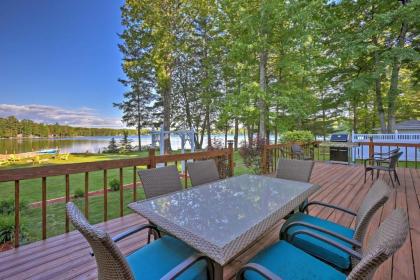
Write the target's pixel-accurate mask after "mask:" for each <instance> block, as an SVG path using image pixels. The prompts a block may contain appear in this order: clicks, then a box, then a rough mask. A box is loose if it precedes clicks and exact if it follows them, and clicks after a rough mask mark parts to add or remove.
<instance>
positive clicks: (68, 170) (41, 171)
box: [0, 143, 234, 247]
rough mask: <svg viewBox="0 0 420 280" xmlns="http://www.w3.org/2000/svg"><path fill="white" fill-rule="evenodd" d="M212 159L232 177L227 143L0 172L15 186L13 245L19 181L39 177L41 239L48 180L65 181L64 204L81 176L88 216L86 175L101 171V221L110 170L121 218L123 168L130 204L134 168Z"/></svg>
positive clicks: (44, 234) (105, 216)
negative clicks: (129, 174) (74, 177)
mask: <svg viewBox="0 0 420 280" xmlns="http://www.w3.org/2000/svg"><path fill="white" fill-rule="evenodd" d="M203 159H215V160H217V162H218V165H219V166H218V167H219V171H220V172H222V174H221V175H222V176H233V172H234V162H233V146H232V143H229V145H228V148H227V149H217V150H210V151H201V152H194V153H185V154H171V155H159V156H156V155H155V150H154V149H150V150H149V154H148V156H147V157H139V158H132V159H120V160H106V161H97V162H86V163H73V164H61V165H54V166H41V167H30V168H17V169H6V170H0V182H11V181H12V182H13V181H14V184H15V193H14V198H15V213H14V214H15V233H14V246H15V247H18V246H19V239H20V238H19V237H20V232H19V228H20V209H19V205H20V182H21V180H27V179H39V178H41V179H42V180H41V192H42V201H41V215H42V229H41V230H42V239H46V238H47V177H51V176H64V178H63V179H64V180H65V202H69V201H70V200H71V196H70V184H71V182H70V175H71V174H83V173H84V194H85V195H84V202H85V203H84V214H85V215H86V217H89V195H88V194H89V173H90V172H94V171H101V170H102V171H103V196H104V200H103V204H104V205H103V220H104V221H106V220H107V219H108V177H107V172H108V170H110V169H119V183H120V188H119V212H120V216H123V215H124V184H123V177H124V176H123V175H124V168H130V167H131V168H133V184H132V190H133V201H136V200H137V174H136V173H137V172H136V171H137V167H139V166H144V167H147V168H149V169H150V168H156V166H157V165H158V164H164V165H165V166H166V165H168V163H174V164H175V165H178V162H184V164H185V166H186V163H187V161H188V160H203ZM182 176H184V177H183V178H184V180H185V187H187V178H188V177H187V171H185V172H184V174H182ZM65 219H66V220H65V232H69V219H68V217H67V215H65Z"/></svg>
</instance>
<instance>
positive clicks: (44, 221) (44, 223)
mask: <svg viewBox="0 0 420 280" xmlns="http://www.w3.org/2000/svg"><path fill="white" fill-rule="evenodd" d="M41 203H42V206H41V207H42V210H41V211H42V239H43V240H45V239H47V177H42V202H41Z"/></svg>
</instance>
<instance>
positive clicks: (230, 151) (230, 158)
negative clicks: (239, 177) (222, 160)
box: [228, 140, 235, 177]
mask: <svg viewBox="0 0 420 280" xmlns="http://www.w3.org/2000/svg"><path fill="white" fill-rule="evenodd" d="M228 163H229V170H230V177H233V174H234V168H235V164H234V161H233V141H232V140H229V141H228Z"/></svg>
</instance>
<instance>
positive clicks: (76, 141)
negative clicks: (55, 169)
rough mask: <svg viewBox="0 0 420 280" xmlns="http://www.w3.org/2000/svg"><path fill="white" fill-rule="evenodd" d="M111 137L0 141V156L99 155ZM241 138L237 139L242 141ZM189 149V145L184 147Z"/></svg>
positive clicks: (176, 143)
mask: <svg viewBox="0 0 420 280" xmlns="http://www.w3.org/2000/svg"><path fill="white" fill-rule="evenodd" d="M213 137H214V138H219V139H224V135H214V136H213ZM111 138H112V136H88V137H68V138H37V139H29V138H24V139H0V154H6V153H8V154H12V153H25V152H31V151H39V150H43V149H53V148H57V147H58V148H59V149H60V152H61V153H85V152H89V153H99V152H102V151H103V150H104V149H105V148H106V147H107V146H108V144H109V141H110V140H111ZM121 138H122V137H121V136H116V137H115V140H116V141H117V143H118V142H119V141H120V140H121ZM129 138H130V140H132V145H133V146H137V145H138V140H137V136H130V137H129ZM228 139H229V140H233V135H229V136H228ZM242 139H243V136H241V137H239V141H242ZM141 141H142V143H141V144H142V146H148V145H150V144H151V136H150V135H142V137H141ZM206 143H207V138H205V139H204V141H203V144H204V147H203V148H205V144H206ZM171 146H172V149H174V150H178V149H181V139H180V138H179V137H178V136H176V135H172V136H171ZM186 148H187V149H189V148H190V146H189V144H187V145H186Z"/></svg>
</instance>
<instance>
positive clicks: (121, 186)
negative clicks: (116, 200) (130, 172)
mask: <svg viewBox="0 0 420 280" xmlns="http://www.w3.org/2000/svg"><path fill="white" fill-rule="evenodd" d="M120 216H121V217H122V216H124V177H123V168H120Z"/></svg>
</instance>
